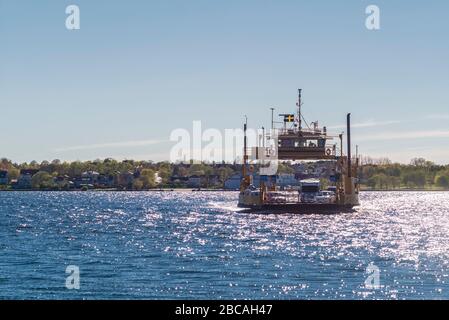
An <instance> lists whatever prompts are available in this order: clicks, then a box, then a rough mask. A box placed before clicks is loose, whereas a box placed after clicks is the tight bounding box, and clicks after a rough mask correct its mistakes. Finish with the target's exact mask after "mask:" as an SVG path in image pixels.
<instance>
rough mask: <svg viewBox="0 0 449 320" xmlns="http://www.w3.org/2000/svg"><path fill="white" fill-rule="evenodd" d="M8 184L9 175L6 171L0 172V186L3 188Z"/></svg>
mask: <svg viewBox="0 0 449 320" xmlns="http://www.w3.org/2000/svg"><path fill="white" fill-rule="evenodd" d="M8 182H9V174H8V171H7V170H0V186H5V185H7V184H8Z"/></svg>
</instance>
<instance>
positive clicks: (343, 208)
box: [239, 203, 355, 214]
mask: <svg viewBox="0 0 449 320" xmlns="http://www.w3.org/2000/svg"><path fill="white" fill-rule="evenodd" d="M239 207H240V208H244V209H245V210H244V212H256V213H277V214H278V213H289V214H292V213H298V214H329V213H343V212H354V211H355V209H354V207H355V206H354V205H338V204H331V203H329V204H315V203H292V204H264V205H261V206H245V205H239Z"/></svg>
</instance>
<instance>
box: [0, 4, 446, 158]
mask: <svg viewBox="0 0 449 320" xmlns="http://www.w3.org/2000/svg"><path fill="white" fill-rule="evenodd" d="M70 4H76V5H78V6H79V8H80V11H81V29H80V30H75V31H69V30H67V29H66V28H65V19H66V16H67V15H66V14H65V8H66V6H68V5H70ZM369 4H375V5H378V6H379V8H380V13H381V30H379V31H369V30H367V29H366V28H365V18H366V15H365V8H366V7H367V6H368V5H369ZM448 17H449V2H447V1H428V2H418V1H405V0H404V1H399V0H395V1H377V0H372V1H360V0H359V1H357V0H348V1H339V2H337V1H322V0H318V1H299V0H295V1H287V0H284V1H282V0H281V1H263V0H258V1H255V0H240V1H234V0H227V1H212V0H208V1H206V0H191V1H174V0H166V1H162V0H161V1H152V0H149V1H137V0H134V1H121V0H120V1H119V0H117V1H100V0H95V1H92V0H90V1H83V0H72V1H63V0H52V1H50V0H49V1H31V0H30V1H23V0H0V115H1V116H0V119H1V120H0V135H1V139H0V157H7V158H10V159H12V160H14V161H18V162H22V161H31V160H37V161H41V160H44V159H46V160H52V159H56V158H57V159H61V160H76V159H80V160H88V159H91V160H93V159H96V158H106V157H115V158H122V159H123V158H135V159H147V160H149V159H152V160H164V159H168V156H169V150H170V147H171V146H172V145H173V143H171V142H169V141H168V140H169V136H170V132H171V131H172V130H173V129H176V128H186V129H188V130H191V127H192V121H194V120H201V121H202V123H203V127H204V128H218V129H225V128H237V127H240V126H241V123H242V120H243V115H244V114H246V115H248V117H249V122H250V125H251V126H254V127H259V126H261V125H264V124H265V126H266V127H268V126H269V121H270V112H269V107H271V106H276V107H277V111H279V112H281V113H282V112H289V111H293V110H294V108H295V100H296V90H297V88H303V90H304V96H303V97H304V108H303V110H304V113H305V116H306V119H307V120H309V121H313V120H320V123H321V124H323V125H328V126H329V127H333V128H334V129H335V130H336V131H341V130H343V129H342V128H339V126H340V125H342V124H343V123H344V120H345V114H346V112H351V113H352V114H353V122H354V124H355V128H354V142H355V143H357V144H359V145H360V152H361V153H363V154H366V155H371V156H373V157H385V156H386V157H389V158H391V159H392V160H395V161H401V162H408V161H409V160H410V158H412V157H415V156H423V157H425V158H427V159H430V160H433V161H435V162H438V163H449V93H448V88H449V41H447V36H448V33H449V19H448Z"/></svg>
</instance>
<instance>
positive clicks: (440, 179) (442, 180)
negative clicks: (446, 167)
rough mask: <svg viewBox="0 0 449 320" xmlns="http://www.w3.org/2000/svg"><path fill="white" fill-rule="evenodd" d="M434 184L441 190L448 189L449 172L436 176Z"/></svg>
mask: <svg viewBox="0 0 449 320" xmlns="http://www.w3.org/2000/svg"><path fill="white" fill-rule="evenodd" d="M435 184H436V185H437V186H438V187H441V188H445V189H447V188H449V172H448V173H441V174H438V175H437V176H436V177H435Z"/></svg>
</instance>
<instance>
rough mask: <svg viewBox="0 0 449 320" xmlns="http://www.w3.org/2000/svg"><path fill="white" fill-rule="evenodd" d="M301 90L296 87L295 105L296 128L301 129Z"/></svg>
mask: <svg viewBox="0 0 449 320" xmlns="http://www.w3.org/2000/svg"><path fill="white" fill-rule="evenodd" d="M301 91H302V89H298V102H297V103H296V105H297V106H298V128H299V130H301V129H302V128H301Z"/></svg>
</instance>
